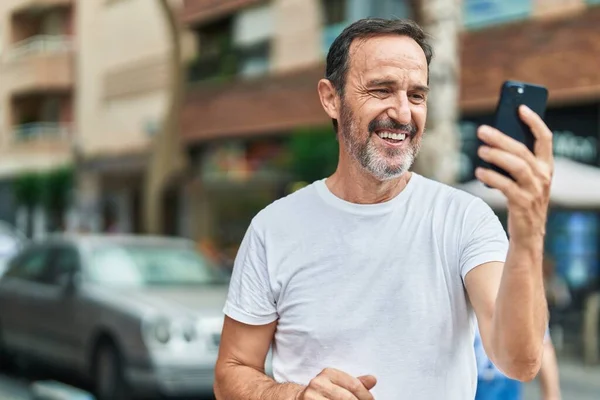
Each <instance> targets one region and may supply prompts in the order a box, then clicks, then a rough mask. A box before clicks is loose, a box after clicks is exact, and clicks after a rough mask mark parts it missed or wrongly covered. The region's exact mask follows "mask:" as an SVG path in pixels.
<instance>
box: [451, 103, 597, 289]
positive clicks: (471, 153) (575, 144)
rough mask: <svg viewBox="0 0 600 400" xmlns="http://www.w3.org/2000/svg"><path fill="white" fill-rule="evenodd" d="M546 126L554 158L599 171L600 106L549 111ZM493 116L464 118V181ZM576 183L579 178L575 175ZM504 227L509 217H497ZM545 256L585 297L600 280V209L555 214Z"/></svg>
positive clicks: (555, 211)
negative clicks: (483, 129)
mask: <svg viewBox="0 0 600 400" xmlns="http://www.w3.org/2000/svg"><path fill="white" fill-rule="evenodd" d="M545 120H546V123H547V124H548V126H549V127H550V129H551V130H552V131H553V133H554V154H555V156H556V157H565V158H569V159H571V160H573V161H577V162H579V163H583V164H587V165H593V166H600V105H599V104H591V105H582V106H576V107H563V108H551V109H549V110H548V112H547V114H546V118H545ZM492 122H493V114H491V113H490V114H486V115H474V116H465V117H464V118H463V120H462V121H461V126H460V128H461V129H460V131H461V143H462V147H461V155H460V157H461V167H460V181H461V182H467V181H470V180H472V179H474V175H473V173H474V168H475V166H476V164H477V147H478V145H479V142H478V139H477V137H476V130H477V127H478V126H479V125H480V124H491V123H492ZM573 179H577V177H576V176H574V177H573ZM598 190H600V182H598ZM498 215H499V217H500V218H501V219H502V220H503V222H504V223H506V214H505V213H504V212H501V211H499V212H498ZM546 252H547V256H548V257H549V258H551V259H552V260H553V261H554V265H555V271H556V273H557V274H558V275H559V276H561V277H562V278H563V279H564V280H565V281H566V282H567V284H568V285H569V287H570V288H571V290H572V291H573V292H574V293H575V294H578V293H584V292H587V291H588V290H589V289H591V288H593V287H594V286H596V285H598V280H599V279H600V207H598V208H597V209H589V210H577V209H560V210H559V209H551V211H550V214H549V216H548V228H547V235H546Z"/></svg>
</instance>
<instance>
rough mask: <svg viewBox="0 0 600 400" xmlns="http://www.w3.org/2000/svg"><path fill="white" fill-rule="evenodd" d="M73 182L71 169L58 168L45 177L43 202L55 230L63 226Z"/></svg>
mask: <svg viewBox="0 0 600 400" xmlns="http://www.w3.org/2000/svg"><path fill="white" fill-rule="evenodd" d="M73 182H74V171H73V169H72V168H71V167H62V168H58V169H55V170H53V171H50V172H48V173H47V174H46V175H45V176H44V180H43V189H44V190H43V197H42V202H43V205H44V207H45V208H46V210H47V211H48V214H49V215H50V217H51V223H52V225H53V227H55V228H56V227H60V226H61V225H62V222H63V221H62V218H63V215H64V212H65V211H66V210H67V208H68V206H69V202H70V200H71V192H72V189H73Z"/></svg>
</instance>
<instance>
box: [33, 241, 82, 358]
mask: <svg viewBox="0 0 600 400" xmlns="http://www.w3.org/2000/svg"><path fill="white" fill-rule="evenodd" d="M49 265H50V266H49V268H48V269H47V273H46V274H45V275H44V277H43V279H42V281H41V282H40V287H39V288H38V292H37V297H36V300H37V303H36V310H35V312H37V314H38V316H39V317H38V318H37V319H36V324H37V326H36V330H37V331H38V332H39V333H40V335H43V349H42V351H43V354H44V357H45V358H47V359H48V361H51V362H53V363H56V364H60V365H64V366H66V367H77V366H78V365H80V362H81V360H82V359H85V354H84V353H85V340H84V339H85V335H86V333H87V329H84V327H83V326H82V325H81V323H82V322H84V321H86V316H85V308H86V305H85V300H84V296H82V295H81V292H80V290H79V289H80V286H79V285H78V283H77V279H78V276H80V273H81V259H80V254H79V251H78V250H77V248H76V247H75V246H73V245H70V244H60V245H54V246H53V247H52V249H51V253H50V261H49ZM87 317H88V318H87V320H89V316H87Z"/></svg>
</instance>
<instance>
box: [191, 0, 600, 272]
mask: <svg viewBox="0 0 600 400" xmlns="http://www.w3.org/2000/svg"><path fill="white" fill-rule="evenodd" d="M598 3H600V1H598V0H462V2H461V3H460V7H462V21H463V25H464V29H463V31H462V32H461V50H460V52H461V54H460V56H461V82H460V109H461V121H460V127H459V129H458V131H459V132H460V136H461V154H460V160H461V168H460V177H459V178H460V180H461V181H467V180H470V179H472V178H473V169H474V159H475V157H476V141H475V136H474V134H475V129H476V127H477V124H479V123H482V122H490V119H491V118H492V115H493V112H494V106H495V102H496V99H497V96H498V92H499V88H500V85H501V83H502V81H504V80H506V79H515V80H523V81H530V82H535V83H538V84H542V85H545V86H547V87H548V88H549V90H550V105H549V109H548V113H547V121H548V124H549V126H550V127H551V129H552V130H553V131H554V133H555V153H556V154H557V155H558V156H564V157H569V158H571V159H573V160H576V161H579V162H582V163H587V164H591V165H600V151H599V150H600V139H599V135H600V126H599V124H600V75H599V74H598V60H599V54H600V30H598V28H597V27H598V24H600V6H599V5H598ZM408 4H409V2H408V1H405V0H372V1H364V0H271V1H258V0H221V1H218V2H217V1H210V0H186V1H184V6H183V12H182V20H183V22H184V23H185V24H186V26H187V27H189V29H191V30H192V31H193V32H195V34H196V37H197V42H198V45H199V47H198V52H197V54H198V55H197V59H196V60H195V61H194V62H193V63H191V64H190V66H189V76H188V94H187V98H186V103H185V105H184V109H183V110H182V129H183V132H182V134H183V138H184V140H185V142H186V143H187V146H188V147H189V148H190V151H191V152H192V154H194V155H195V157H194V169H193V171H194V174H195V178H194V180H193V182H191V183H190V184H189V185H188V186H189V188H188V189H189V191H190V192H189V193H191V194H190V196H191V198H192V199H193V203H194V205H195V208H194V210H195V211H194V212H193V213H192V215H193V216H192V218H191V220H192V221H194V223H193V227H194V229H195V230H194V235H195V236H197V237H199V238H208V239H210V240H213V241H217V242H221V243H226V244H225V245H228V244H232V246H233V244H234V243H236V242H237V241H239V239H240V237H241V235H243V232H244V229H245V228H246V227H247V224H248V222H249V219H250V217H251V216H252V215H253V214H254V213H255V212H256V211H257V210H258V209H260V208H261V207H262V206H264V204H267V203H268V202H270V201H272V200H273V199H275V198H278V197H280V196H282V195H283V194H285V189H284V188H285V184H286V179H287V177H286V176H282V174H281V169H279V168H278V164H277V163H278V157H281V152H282V151H283V150H284V146H283V143H284V142H285V140H286V138H287V137H288V136H289V135H290V134H291V133H293V132H294V131H295V130H297V129H299V128H307V127H308V128H311V127H312V128H318V127H327V126H328V125H329V123H330V122H329V120H328V118H327V116H326V115H325V113H324V111H323V110H322V108H321V105H320V103H319V100H318V98H317V95H316V83H317V81H318V79H319V78H321V77H322V76H323V74H324V56H325V54H326V52H327V50H328V48H329V46H330V44H331V42H332V40H333V39H334V38H335V37H336V36H337V35H338V34H339V32H340V31H341V29H343V27H344V26H346V25H347V24H348V23H350V22H351V21H354V20H356V19H358V18H361V17H365V16H388V17H389V16H396V17H411V15H412V10H411V8H410V7H409V6H408ZM233 193H235V196H232V195H231V194H233ZM599 220H600V218H599V217H598V214H597V213H594V212H587V213H583V214H581V213H579V212H566V213H563V214H560V213H557V214H556V218H554V219H552V221H551V225H552V224H556V226H557V227H556V229H554V230H553V232H556V235H554V236H553V235H550V236H551V238H550V239H549V240H550V241H554V242H553V243H560V240H561V239H560V238H561V236H560V235H561V234H562V233H565V232H567V231H569V230H571V229H575V228H573V226H575V225H573V224H578V225H577V226H584V227H585V228H583V230H582V232H585V235H587V236H586V237H588V239H586V240H585V241H584V243H586V246H587V247H586V249H585V250H581V251H580V252H579V253H577V252H575V253H574V252H573V251H575V250H573V251H571V250H568V251H562V250H557V249H558V248H559V247H560V244H556V245H552V244H551V243H550V245H551V246H554V248H555V249H554V250H553V251H555V254H556V257H557V258H559V259H560V260H561V261H560V263H561V265H562V266H565V268H567V267H568V265H573V264H577V263H579V265H581V262H580V261H581V260H584V261H583V263H584V264H585V265H586V266H587V267H586V268H588V270H587V271H586V274H588V275H589V274H592V271H595V270H597V269H599V268H600V267H599V266H598V265H597V262H595V261H593V260H594V259H595V260H597V259H598V254H599V253H600V250H599V248H600V244H598V245H596V243H600V233H599V232H600V221H599ZM565 221H567V222H565ZM568 221H575V222H568ZM551 229H553V228H551ZM573 237H574V236H573ZM590 237H591V238H596V239H589V238H590ZM574 240H575V241H577V240H578V239H574ZM561 251H562V252H561ZM578 251H579V250H578Z"/></svg>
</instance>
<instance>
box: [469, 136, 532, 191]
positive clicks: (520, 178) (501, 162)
mask: <svg viewBox="0 0 600 400" xmlns="http://www.w3.org/2000/svg"><path fill="white" fill-rule="evenodd" d="M477 154H478V155H479V157H481V159H483V160H484V161H487V162H488V163H490V164H493V165H495V166H497V167H499V168H502V169H503V170H505V171H506V172H508V173H509V174H510V175H511V176H512V177H513V178H514V179H515V180H516V181H517V182H518V183H519V184H520V185H523V186H526V187H530V186H532V185H533V184H534V178H535V177H534V174H533V169H532V168H531V166H530V165H529V164H528V163H527V162H526V161H525V160H523V159H522V158H519V157H517V156H515V155H514V154H510V153H508V152H506V151H504V150H500V149H496V148H493V147H488V146H481V147H479V149H478V150H477Z"/></svg>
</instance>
